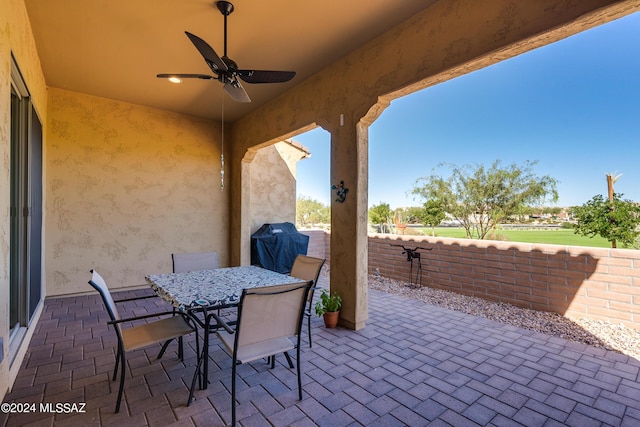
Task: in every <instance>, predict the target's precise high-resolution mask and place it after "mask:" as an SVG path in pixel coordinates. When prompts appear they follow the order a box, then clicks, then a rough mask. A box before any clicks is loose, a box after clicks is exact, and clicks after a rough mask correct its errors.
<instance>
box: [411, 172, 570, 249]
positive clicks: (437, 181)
mask: <svg viewBox="0 0 640 427" xmlns="http://www.w3.org/2000/svg"><path fill="white" fill-rule="evenodd" d="M536 163H537V162H529V161H526V162H524V163H523V164H522V165H516V164H515V163H513V164H511V165H510V166H507V167H505V168H502V167H500V161H499V160H496V161H495V162H493V164H492V165H491V167H489V168H485V167H484V166H483V165H474V166H472V165H465V166H457V165H451V164H450V165H448V166H449V167H450V168H451V175H450V176H449V177H448V178H446V179H445V178H443V177H441V176H438V175H435V174H433V175H431V176H428V177H423V178H419V179H418V180H417V181H416V186H415V187H414V189H413V194H416V195H418V196H420V197H422V198H424V199H426V200H430V199H438V200H440V201H442V203H443V207H444V210H445V212H447V213H449V214H451V215H452V216H453V217H454V218H455V219H456V220H458V221H460V223H461V224H462V226H463V227H464V229H465V232H466V235H467V237H468V238H478V239H483V238H484V237H485V236H486V234H487V233H488V232H489V231H490V230H491V229H493V228H495V227H496V226H497V224H498V223H499V222H500V221H501V220H503V219H504V218H506V217H508V216H511V215H515V214H516V213H518V211H519V210H520V209H521V208H522V207H523V206H524V205H535V204H540V205H541V204H542V203H543V202H544V201H545V200H546V199H547V198H548V197H550V198H551V200H552V201H554V202H555V201H557V200H558V192H557V190H556V180H555V179H554V178H551V177H550V176H546V175H545V176H541V177H540V176H537V175H535V173H534V171H533V166H535V165H536ZM439 166H443V164H440V165H439Z"/></svg>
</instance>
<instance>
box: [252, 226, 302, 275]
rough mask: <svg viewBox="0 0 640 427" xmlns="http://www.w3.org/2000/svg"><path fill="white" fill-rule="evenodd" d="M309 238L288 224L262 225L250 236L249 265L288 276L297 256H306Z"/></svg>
mask: <svg viewBox="0 0 640 427" xmlns="http://www.w3.org/2000/svg"><path fill="white" fill-rule="evenodd" d="M308 246H309V236H307V235H306V234H302V233H300V232H298V230H296V227H295V225H293V224H291V223H290V222H282V223H277V224H264V225H263V226H262V227H260V229H259V230H258V231H256V232H255V233H253V234H252V235H251V264H253V265H257V266H259V267H262V268H266V269H268V270H272V271H277V272H278V273H283V274H288V273H289V272H290V271H291V266H292V265H293V261H294V260H295V259H296V256H298V254H302V255H306V254H307V248H308Z"/></svg>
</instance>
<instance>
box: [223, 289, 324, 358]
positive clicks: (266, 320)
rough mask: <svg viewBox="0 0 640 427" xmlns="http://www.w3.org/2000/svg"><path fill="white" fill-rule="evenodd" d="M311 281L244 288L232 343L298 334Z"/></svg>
mask: <svg viewBox="0 0 640 427" xmlns="http://www.w3.org/2000/svg"><path fill="white" fill-rule="evenodd" d="M311 284H312V283H311V282H310V281H307V282H297V283H291V284H286V285H275V286H265V287H261V288H251V289H244V290H243V291H242V295H241V297H240V302H239V304H238V323H237V325H236V340H235V345H236V349H235V350H234V351H236V352H237V348H238V347H239V346H246V345H251V344H256V343H260V342H264V341H269V340H273V339H276V338H281V337H284V338H288V337H293V336H299V335H300V327H301V325H302V316H303V311H304V306H305V303H306V301H307V293H308V292H309V288H310V287H311Z"/></svg>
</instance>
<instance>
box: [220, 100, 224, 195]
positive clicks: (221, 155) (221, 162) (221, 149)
mask: <svg viewBox="0 0 640 427" xmlns="http://www.w3.org/2000/svg"><path fill="white" fill-rule="evenodd" d="M221 128H222V137H221V142H220V191H224V94H223V95H222V124H221Z"/></svg>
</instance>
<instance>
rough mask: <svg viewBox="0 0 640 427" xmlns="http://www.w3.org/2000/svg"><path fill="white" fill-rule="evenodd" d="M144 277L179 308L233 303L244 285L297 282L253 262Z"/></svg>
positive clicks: (164, 297)
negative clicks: (236, 265)
mask: <svg viewBox="0 0 640 427" xmlns="http://www.w3.org/2000/svg"><path fill="white" fill-rule="evenodd" d="M145 279H146V280H147V283H149V285H150V286H151V287H152V288H153V290H154V291H155V292H156V294H158V295H159V296H160V297H162V298H163V299H165V300H166V301H168V302H169V303H170V304H171V305H173V306H174V307H176V308H178V309H181V310H183V309H189V308H196V307H209V306H225V305H230V304H235V303H237V302H238V301H239V300H240V295H242V290H243V289H245V288H258V287H261V286H271V285H279V284H283V283H296V282H300V279H297V278H295V277H291V276H287V275H286V274H281V273H276V272H275V271H271V270H266V269H264V268H260V267H256V266H253V265H245V266H240V267H229V268H218V269H215V270H201V271H189V272H186V273H166V274H150V275H148V276H146V277H145Z"/></svg>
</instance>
